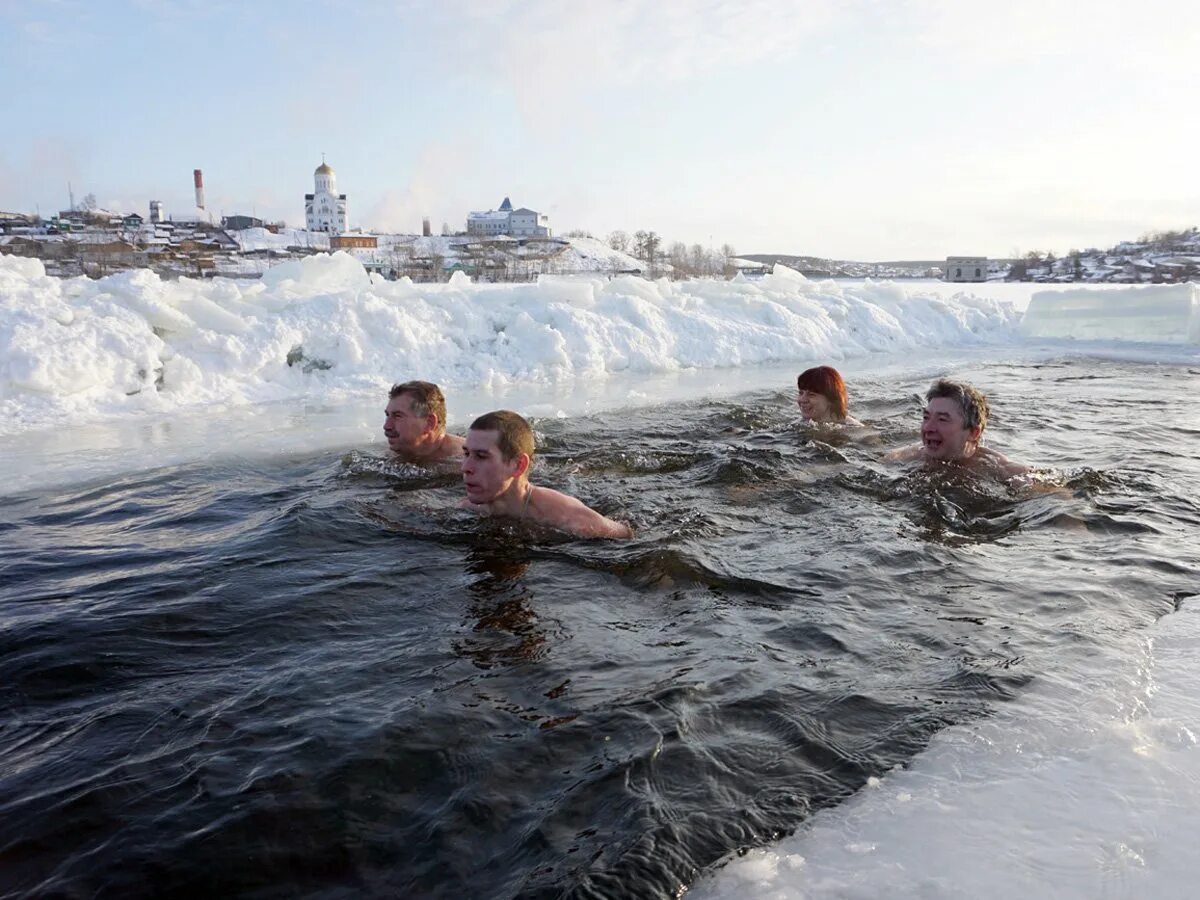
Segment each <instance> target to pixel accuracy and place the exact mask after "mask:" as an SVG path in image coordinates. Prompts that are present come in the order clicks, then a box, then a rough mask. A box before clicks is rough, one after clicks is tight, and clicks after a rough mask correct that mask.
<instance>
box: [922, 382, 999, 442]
mask: <svg viewBox="0 0 1200 900" xmlns="http://www.w3.org/2000/svg"><path fill="white" fill-rule="evenodd" d="M925 400H926V405H925V414H924V418H923V419H922V422H921V446H922V448H923V450H924V452H925V456H926V457H928V458H930V459H939V460H959V459H966V458H968V457H970V456H973V455H974V453H975V450H976V449H977V448H978V446H979V439H980V438H981V437H982V436H983V430H984V429H985V428H987V420H988V411H989V410H988V402H987V397H985V396H984V395H983V394H982V393H980V392H979V391H977V390H976V389H975V388H973V387H971V386H970V385H969V384H963V383H961V382H958V381H950V380H948V379H944V378H943V379H939V380H938V381H935V382H934V383H933V384H932V385H931V386H930V388H929V390H928V391H926V392H925Z"/></svg>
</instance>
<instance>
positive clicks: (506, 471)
mask: <svg viewBox="0 0 1200 900" xmlns="http://www.w3.org/2000/svg"><path fill="white" fill-rule="evenodd" d="M499 438H500V433H499V432H498V431H476V430H475V429H474V428H472V429H471V430H470V431H468V432H467V440H466V443H465V444H463V461H462V476H463V483H464V484H465V485H466V488H467V499H468V500H470V501H471V502H472V503H491V502H492V501H493V500H495V499H496V498H497V497H499V496H500V495H501V494H503V493H504V492H505V491H507V490H508V489H509V488H510V487H512V485H513V482H514V481H515V480H516V479H517V478H518V477H520V475H521V473H522V472H524V471H525V469H526V468H527V467H528V465H529V463H528V460H529V457H527V456H525V455H524V454H520V455H518V456H517V458H516V459H509V460H506V459H505V458H504V456H503V455H502V454H501V453H500V448H499V447H497V446H496V442H497V441H498V440H499Z"/></svg>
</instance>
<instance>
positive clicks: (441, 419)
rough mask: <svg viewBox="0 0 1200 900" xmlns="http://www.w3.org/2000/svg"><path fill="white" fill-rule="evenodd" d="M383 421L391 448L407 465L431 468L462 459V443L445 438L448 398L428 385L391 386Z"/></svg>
mask: <svg viewBox="0 0 1200 900" xmlns="http://www.w3.org/2000/svg"><path fill="white" fill-rule="evenodd" d="M385 415H386V418H385V419H384V420H383V434H384V436H385V437H386V438H387V442H388V447H390V448H391V451H392V452H393V453H394V454H396V456H397V457H398V458H399V459H401V460H403V461H404V462H410V463H421V464H426V465H427V464H430V463H436V462H441V461H442V460H446V459H457V458H458V457H459V456H460V455H462V447H463V439H462V438H460V437H459V436H458V435H455V434H446V398H445V397H444V396H442V389H441V388H439V387H438V386H437V385H436V384H430V383H429V382H428V381H406V382H404V383H403V384H396V385H392V389H391V390H390V391H388V405H387V409H386V410H385Z"/></svg>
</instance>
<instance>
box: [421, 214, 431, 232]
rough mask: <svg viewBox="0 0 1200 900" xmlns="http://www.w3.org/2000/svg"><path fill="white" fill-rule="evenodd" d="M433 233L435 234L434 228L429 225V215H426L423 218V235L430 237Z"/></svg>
mask: <svg viewBox="0 0 1200 900" xmlns="http://www.w3.org/2000/svg"><path fill="white" fill-rule="evenodd" d="M431 234H433V229H432V228H430V227H429V216H426V217H425V218H424V219H422V220H421V235H422V236H423V237H429V236H430V235H431Z"/></svg>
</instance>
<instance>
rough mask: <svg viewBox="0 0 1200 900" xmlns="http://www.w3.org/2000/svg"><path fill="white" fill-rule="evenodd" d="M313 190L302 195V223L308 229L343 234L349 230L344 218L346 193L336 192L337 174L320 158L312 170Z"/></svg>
mask: <svg viewBox="0 0 1200 900" xmlns="http://www.w3.org/2000/svg"><path fill="white" fill-rule="evenodd" d="M313 182H314V191H313V193H311V194H305V195H304V224H305V227H306V228H307V229H308V230H309V231H320V232H323V233H324V234H345V233H346V232H347V231H349V230H350V226H349V224H348V222H347V218H346V195H345V194H339V193H338V192H337V176H336V175H334V173H333V168H332V167H331V166H330V165H329V163H327V162H325V160H324V159H322V160H321V164H320V165H319V166H317V170H316V171H315V172H313Z"/></svg>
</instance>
